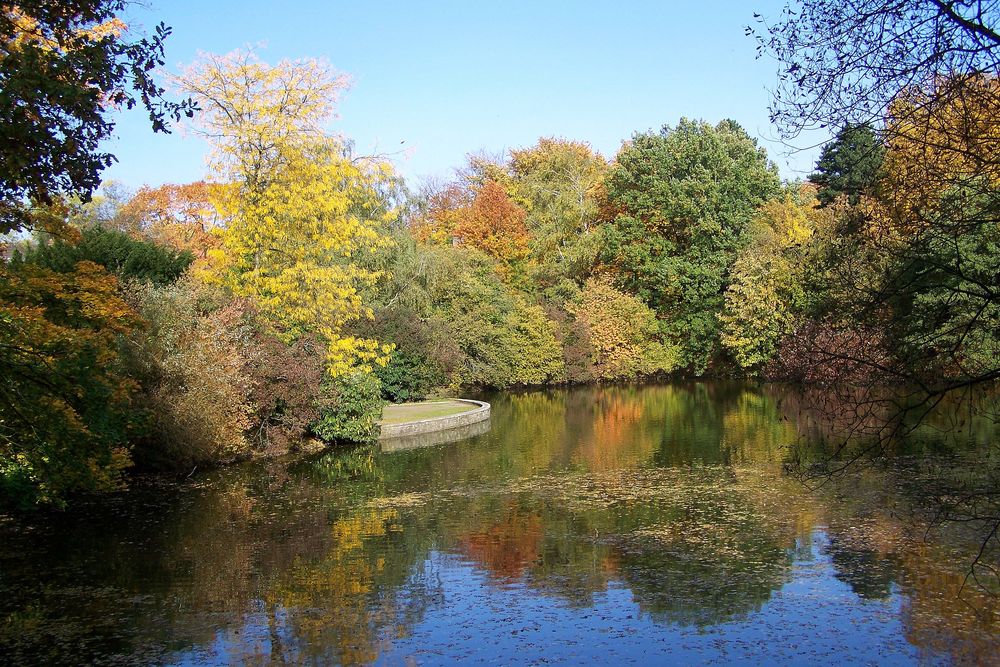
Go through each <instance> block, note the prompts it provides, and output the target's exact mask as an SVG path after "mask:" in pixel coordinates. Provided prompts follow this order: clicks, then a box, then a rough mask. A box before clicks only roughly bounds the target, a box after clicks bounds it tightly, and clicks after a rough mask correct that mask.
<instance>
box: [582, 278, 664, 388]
mask: <svg viewBox="0 0 1000 667" xmlns="http://www.w3.org/2000/svg"><path fill="white" fill-rule="evenodd" d="M569 311H570V312H571V313H572V314H573V315H575V316H576V321H577V323H578V324H579V325H580V327H581V328H582V329H583V330H584V331H585V332H586V335H585V338H586V339H587V340H588V341H589V343H590V359H591V362H592V364H593V373H594V375H595V377H596V378H597V379H600V380H630V379H635V378H637V377H639V376H643V375H652V374H654V373H661V372H664V373H665V372H670V371H672V370H674V369H675V368H676V367H677V366H678V365H679V363H680V356H681V353H680V349H679V347H677V346H676V345H671V344H669V343H666V342H664V341H663V336H662V334H661V332H660V326H659V323H658V322H657V319H656V314H655V313H654V312H653V310H652V309H651V308H649V306H647V305H646V304H645V303H643V302H642V301H641V300H639V299H638V298H637V297H634V296H632V295H629V294H624V293H623V292H620V291H618V290H617V289H615V288H614V287H613V286H612V285H611V282H610V281H609V280H606V279H602V278H591V279H589V280H587V282H586V284H585V285H584V287H583V290H582V291H581V293H580V296H579V297H578V298H577V299H576V301H575V303H571V304H570V305H569Z"/></svg>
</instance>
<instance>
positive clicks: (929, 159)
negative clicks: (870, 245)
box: [865, 75, 1000, 239]
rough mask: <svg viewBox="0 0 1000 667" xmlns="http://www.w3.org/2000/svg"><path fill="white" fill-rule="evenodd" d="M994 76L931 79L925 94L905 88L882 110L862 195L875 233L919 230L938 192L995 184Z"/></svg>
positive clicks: (999, 110)
mask: <svg viewBox="0 0 1000 667" xmlns="http://www.w3.org/2000/svg"><path fill="white" fill-rule="evenodd" d="M998 117H1000V82H998V81H997V79H996V78H994V77H988V76H982V75H969V76H962V77H953V78H949V79H941V80H939V81H937V82H935V90H934V91H933V93H932V94H928V93H926V92H924V91H920V90H913V91H907V92H906V93H904V94H902V95H900V96H899V98H897V99H896V100H895V101H894V102H893V105H892V108H891V110H890V119H889V123H888V126H887V130H886V136H887V147H886V148H887V150H886V156H885V161H884V163H883V175H882V178H881V180H880V182H879V192H878V198H877V200H866V201H865V206H866V208H867V212H868V213H869V215H870V217H871V219H872V220H873V227H874V229H873V231H874V233H876V234H877V235H879V236H882V237H887V238H890V239H891V238H898V237H901V236H903V237H905V236H908V235H910V234H912V233H914V232H916V231H918V230H919V229H921V228H922V227H923V226H924V225H925V224H926V222H927V221H928V220H929V219H930V218H931V217H933V215H934V213H935V211H936V209H937V208H938V206H939V205H940V201H941V194H942V193H944V192H945V191H946V190H948V189H950V188H954V187H960V186H963V185H968V184H970V183H972V182H973V181H978V182H980V183H982V185H984V186H987V187H989V188H996V187H997V186H998V185H1000V160H997V158H996V156H997V154H998V150H1000V124H998V123H997V120H996V119H997V118H998Z"/></svg>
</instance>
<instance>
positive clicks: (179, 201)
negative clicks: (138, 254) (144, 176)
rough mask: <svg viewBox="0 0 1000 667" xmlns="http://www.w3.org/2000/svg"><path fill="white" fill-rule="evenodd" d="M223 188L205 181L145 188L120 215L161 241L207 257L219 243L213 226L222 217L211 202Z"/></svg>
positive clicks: (132, 225)
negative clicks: (213, 231) (213, 232)
mask: <svg viewBox="0 0 1000 667" xmlns="http://www.w3.org/2000/svg"><path fill="white" fill-rule="evenodd" d="M221 187H222V186H221V185H218V184H215V183H207V182H205V181H196V182H194V183H186V184H183V185H176V184H168V185H161V186H160V187H158V188H150V187H143V188H141V189H140V190H139V191H138V192H136V193H135V196H134V197H133V198H132V200H131V201H130V202H129V203H128V204H126V205H125V206H123V207H122V210H121V212H120V213H119V218H120V219H121V220H123V221H124V222H125V225H126V226H127V227H130V228H132V229H134V230H141V231H142V232H143V233H144V234H146V235H147V236H149V237H151V238H152V239H153V240H154V241H156V242H158V243H162V244H164V245H169V246H171V247H174V248H177V249H178V250H187V251H190V252H191V253H192V254H193V255H194V256H195V257H205V256H206V255H207V253H208V251H209V250H210V249H212V248H215V247H217V246H218V245H219V241H218V238H217V237H216V236H215V235H213V234H212V229H214V228H216V227H218V226H219V223H220V217H219V214H218V212H217V211H216V208H215V205H214V204H213V203H212V202H213V199H214V198H215V197H216V196H217V195H218V191H219V189H220V188H221Z"/></svg>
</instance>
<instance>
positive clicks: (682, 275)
mask: <svg viewBox="0 0 1000 667" xmlns="http://www.w3.org/2000/svg"><path fill="white" fill-rule="evenodd" d="M605 187H606V189H607V195H606V202H605V206H606V207H607V210H608V212H609V215H610V216H613V217H612V218H611V219H610V220H609V221H608V224H607V226H606V230H605V231H606V236H605V248H604V250H603V257H602V258H603V261H604V263H605V265H606V269H607V270H608V271H610V272H611V273H612V274H613V275H614V277H615V281H616V284H617V285H618V286H620V287H622V288H624V289H625V290H627V291H629V292H631V293H633V294H636V295H637V296H639V297H640V298H641V299H642V300H643V301H645V302H646V303H647V304H649V305H650V307H652V308H653V309H654V310H655V311H656V313H657V316H658V317H659V318H660V319H662V320H663V321H664V323H665V327H666V328H667V331H668V332H669V334H670V335H671V336H672V338H673V340H674V341H676V342H677V343H679V344H680V345H681V346H682V348H683V357H682V361H681V364H682V366H684V367H688V368H690V369H691V370H692V371H694V372H695V373H696V374H700V373H703V372H704V371H705V369H706V368H707V367H708V365H709V363H710V362H711V359H712V356H713V355H714V353H715V351H716V346H717V343H718V335H719V325H718V313H719V311H720V310H721V309H722V304H723V293H724V290H725V288H726V284H727V275H728V271H729V268H730V266H731V265H732V262H733V260H734V259H735V257H736V253H737V252H738V251H739V250H740V249H741V248H742V247H743V245H744V244H745V242H746V232H747V229H748V227H749V224H750V221H751V219H752V218H753V216H754V213H755V211H756V209H757V208H758V207H759V206H760V205H761V204H763V203H764V202H765V201H767V200H768V199H770V198H771V197H772V196H774V195H775V194H776V193H777V192H778V189H779V182H778V175H777V169H776V168H775V166H774V165H773V164H771V163H770V162H769V161H768V159H767V155H766V153H765V152H764V150H763V149H762V148H759V147H758V146H757V144H756V141H754V140H753V139H751V138H750V137H749V135H747V133H746V132H745V131H744V130H743V128H741V127H740V126H739V125H738V124H736V123H735V122H734V121H729V120H727V121H722V122H721V123H719V124H718V125H715V126H712V125H709V124H708V123H705V122H703V121H692V120H687V119H682V120H681V122H680V123H679V124H678V125H677V127H675V128H672V127H669V126H664V127H663V129H662V130H660V131H659V132H656V133H646V134H637V135H635V137H633V139H632V141H631V142H629V143H628V144H626V145H625V146H624V147H623V148H622V150H621V152H620V153H619V154H618V156H617V158H616V160H615V165H614V166H613V167H612V169H611V172H610V173H609V175H608V179H607V183H606V186H605Z"/></svg>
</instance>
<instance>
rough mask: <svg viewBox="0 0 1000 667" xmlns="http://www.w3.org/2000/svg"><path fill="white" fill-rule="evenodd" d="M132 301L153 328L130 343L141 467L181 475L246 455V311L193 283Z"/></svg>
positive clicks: (144, 291) (150, 291)
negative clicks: (141, 426)
mask: <svg viewBox="0 0 1000 667" xmlns="http://www.w3.org/2000/svg"><path fill="white" fill-rule="evenodd" d="M135 294H136V299H137V301H138V304H139V311H140V313H141V315H142V316H143V318H145V319H146V321H147V322H148V328H147V329H146V331H145V332H143V333H142V334H141V335H139V336H135V337H134V338H133V339H132V340H131V341H130V343H131V344H130V357H131V362H132V365H133V373H134V374H135V376H136V377H137V378H138V379H139V380H140V383H141V385H142V389H143V391H142V401H143V404H144V407H145V409H146V411H147V414H148V431H147V433H146V437H144V438H142V439H141V440H140V441H139V442H138V443H137V446H136V450H135V455H136V460H137V462H138V463H140V464H141V465H143V466H146V467H152V468H158V469H177V468H182V467H190V466H192V465H197V464H200V463H217V462H223V461H229V460H233V459H236V458H240V457H243V456H246V455H248V454H249V443H248V441H247V438H246V437H245V432H246V431H247V429H248V428H250V426H251V425H252V423H253V420H252V415H253V406H252V403H251V397H250V394H251V389H252V379H251V377H250V375H249V373H248V372H247V365H248V364H247V361H248V348H249V345H250V342H251V341H252V339H253V336H254V330H253V326H252V323H248V322H247V321H246V319H247V318H246V317H245V314H246V310H245V309H246V304H245V303H242V302H239V301H228V302H226V301H225V297H224V296H220V295H218V294H212V293H211V291H210V290H207V289H206V288H204V287H203V286H201V285H199V284H197V283H196V282H195V281H193V280H183V281H181V282H178V283H176V284H174V285H170V286H167V287H160V288H156V287H146V288H139V289H137V290H136V292H135ZM220 300H221V301H222V302H223V305H222V306H219V305H218V303H219V301H220Z"/></svg>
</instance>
